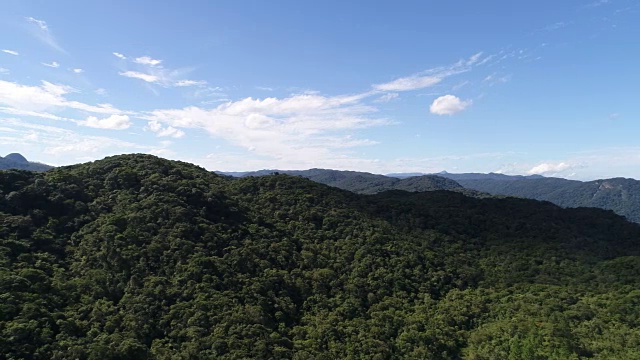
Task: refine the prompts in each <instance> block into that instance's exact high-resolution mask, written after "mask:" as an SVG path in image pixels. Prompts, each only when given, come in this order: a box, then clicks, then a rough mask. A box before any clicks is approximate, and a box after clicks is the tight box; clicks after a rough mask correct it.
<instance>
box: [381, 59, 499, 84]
mask: <svg viewBox="0 0 640 360" xmlns="http://www.w3.org/2000/svg"><path fill="white" fill-rule="evenodd" d="M481 58H482V53H481V52H480V53H477V54H474V55H472V56H471V57H470V58H469V59H466V60H460V61H458V62H456V63H454V64H451V65H448V66H442V67H436V68H432V69H429V70H426V71H423V72H421V73H418V74H415V75H411V76H407V77H401V78H398V79H396V80H393V81H390V82H387V83H384V84H377V85H373V88H374V90H377V91H411V90H419V89H424V88H427V87H431V86H434V85H437V84H439V83H440V82H442V81H443V80H444V79H446V78H448V77H450V76H453V75H456V74H460V73H464V72H467V71H470V70H471V68H472V67H473V66H480V65H482V64H484V63H486V62H487V61H488V60H487V58H490V56H489V57H487V58H485V59H482V60H481Z"/></svg>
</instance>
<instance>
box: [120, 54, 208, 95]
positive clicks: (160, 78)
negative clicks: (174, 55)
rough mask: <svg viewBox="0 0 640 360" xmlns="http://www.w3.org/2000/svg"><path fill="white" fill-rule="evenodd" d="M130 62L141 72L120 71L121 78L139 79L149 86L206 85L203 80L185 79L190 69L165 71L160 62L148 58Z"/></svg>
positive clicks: (144, 57)
mask: <svg viewBox="0 0 640 360" xmlns="http://www.w3.org/2000/svg"><path fill="white" fill-rule="evenodd" d="M119 55H121V54H119ZM132 62H133V63H135V64H138V65H139V66H138V68H142V69H143V71H137V70H127V71H121V72H120V73H119V74H120V75H121V76H125V77H129V78H133V79H139V80H142V81H145V82H147V83H149V84H154V85H159V86H162V87H188V86H204V85H206V84H207V82H206V81H203V80H191V79H185V78H184V77H185V76H186V75H187V74H188V73H190V72H191V71H192V69H190V68H183V69H175V70H171V69H167V68H165V67H163V66H162V60H158V59H153V58H151V57H149V56H142V57H137V58H135V59H133V60H132ZM151 90H152V91H154V92H156V90H155V89H153V88H151Z"/></svg>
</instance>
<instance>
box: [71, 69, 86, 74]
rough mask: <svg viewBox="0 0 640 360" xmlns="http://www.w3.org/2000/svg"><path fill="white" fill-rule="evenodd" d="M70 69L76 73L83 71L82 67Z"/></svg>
mask: <svg viewBox="0 0 640 360" xmlns="http://www.w3.org/2000/svg"><path fill="white" fill-rule="evenodd" d="M71 71H73V72H74V73H76V74H81V73H83V72H84V70H82V69H77V68H76V69H72V70H71Z"/></svg>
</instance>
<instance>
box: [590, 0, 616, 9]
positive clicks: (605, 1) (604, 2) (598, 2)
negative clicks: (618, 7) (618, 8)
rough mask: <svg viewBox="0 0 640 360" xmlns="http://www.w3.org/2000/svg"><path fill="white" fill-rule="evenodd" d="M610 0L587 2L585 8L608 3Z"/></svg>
mask: <svg viewBox="0 0 640 360" xmlns="http://www.w3.org/2000/svg"><path fill="white" fill-rule="evenodd" d="M610 3H611V0H596V1H594V2H591V3H588V4H587V5H585V7H586V8H597V7H600V6H603V5H607V4H610Z"/></svg>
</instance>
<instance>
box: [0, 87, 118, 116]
mask: <svg viewBox="0 0 640 360" xmlns="http://www.w3.org/2000/svg"><path fill="white" fill-rule="evenodd" d="M75 92H77V90H75V89H74V88H71V87H69V86H65V85H60V84H53V83H50V82H47V81H42V84H41V85H40V86H29V85H21V84H18V83H14V82H9V81H3V80H0V105H3V106H5V107H6V108H5V109H4V110H3V109H2V108H0V111H2V112H5V113H6V112H8V111H7V109H10V110H9V111H13V113H14V114H15V113H16V112H17V111H22V112H30V113H31V114H32V116H38V114H40V113H41V112H43V111H46V110H50V111H62V110H79V111H84V112H90V113H96V114H109V115H113V114H122V113H126V112H124V111H121V110H119V109H117V108H115V107H113V106H112V105H110V104H98V105H90V104H86V103H82V102H79V101H74V100H69V99H67V98H66V96H67V95H69V94H72V93H75ZM41 117H42V116H41Z"/></svg>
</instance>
